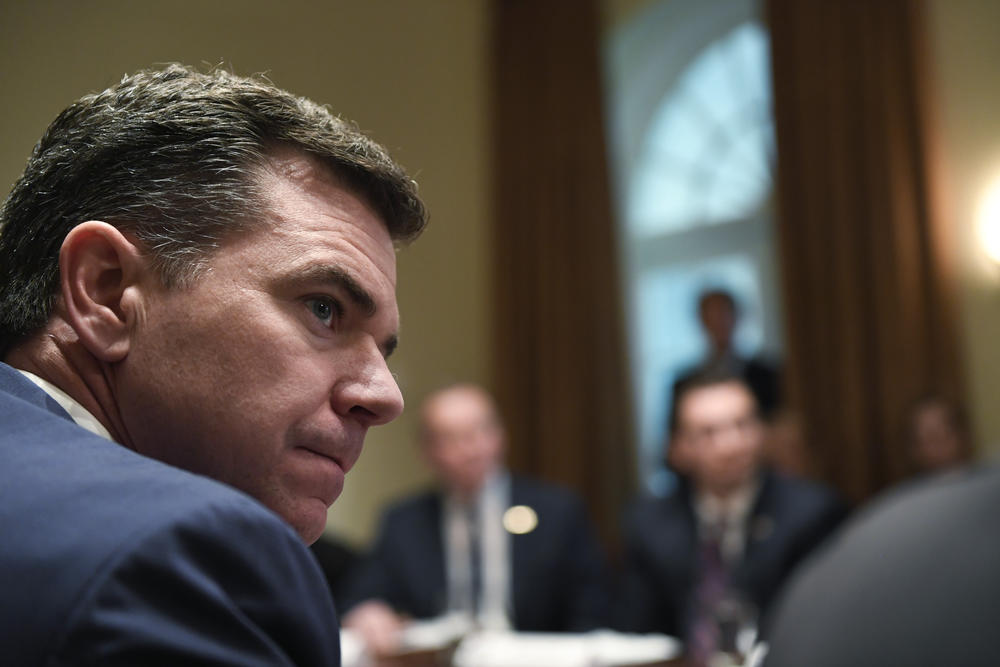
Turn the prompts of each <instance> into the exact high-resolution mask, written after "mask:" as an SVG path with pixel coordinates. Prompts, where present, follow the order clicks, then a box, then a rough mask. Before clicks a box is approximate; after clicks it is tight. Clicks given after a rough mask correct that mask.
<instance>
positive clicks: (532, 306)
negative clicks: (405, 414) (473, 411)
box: [492, 0, 634, 542]
mask: <svg viewBox="0 0 1000 667" xmlns="http://www.w3.org/2000/svg"><path fill="white" fill-rule="evenodd" d="M493 10H494V11H493V56H494V61H493V67H494V70H493V71H494V88H493V89H494V94H495V98H494V101H493V109H494V118H493V123H494V142H495V143H494V154H495V156H496V157H495V159H496V161H495V164H494V173H495V177H494V192H493V196H494V207H493V208H494V221H495V222H494V232H493V237H492V241H493V259H494V267H493V268H494V272H493V276H494V293H493V304H492V305H493V309H494V310H493V322H494V327H495V328H494V340H495V341H496V344H495V372H494V377H495V379H496V384H497V387H496V389H497V395H498V399H499V402H500V405H501V407H502V409H503V410H504V413H505V417H506V419H507V424H508V431H509V441H510V444H509V452H508V461H509V463H510V466H511V468H512V469H513V470H514V471H517V472H523V473H528V474H531V475H535V476H537V477H540V478H544V479H548V480H553V481H556V482H560V483H563V484H565V485H567V486H569V487H571V488H575V489H576V490H577V491H579V492H580V493H581V494H582V495H583V496H584V498H585V499H586V500H587V502H588V503H589V505H590V509H591V512H592V515H593V517H594V518H595V520H596V522H597V524H598V527H599V528H600V532H601V533H602V534H603V536H604V537H605V539H606V540H608V541H610V542H613V540H614V536H615V535H616V533H617V519H618V516H619V512H620V510H621V506H622V503H623V502H624V500H625V499H626V497H627V496H628V495H630V494H631V493H632V491H633V478H634V473H633V451H632V449H633V439H632V436H631V433H632V428H631V419H630V415H629V409H628V405H629V401H628V399H627V392H626V380H625V360H624V354H623V345H622V341H623V333H622V329H623V324H622V308H621V298H620V289H619V274H618V268H617V261H616V260H617V250H616V239H615V230H614V224H613V221H612V216H611V205H610V196H609V187H608V175H607V165H606V158H605V143H604V123H603V119H602V110H601V107H602V97H601V79H600V61H599V56H598V39H599V24H598V14H597V6H596V3H595V2H594V1H593V0H546V1H545V2H537V1H536V0H495V2H494V5H493Z"/></svg>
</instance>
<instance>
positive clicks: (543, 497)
mask: <svg viewBox="0 0 1000 667" xmlns="http://www.w3.org/2000/svg"><path fill="white" fill-rule="evenodd" d="M510 502H511V504H512V505H531V504H532V503H534V504H540V505H558V506H582V505H583V500H582V498H581V497H580V495H579V494H578V493H576V492H575V491H573V490H572V489H570V488H569V487H567V486H563V485H562V484H556V483H554V482H546V481H543V480H540V479H536V478H534V477H526V476H524V475H511V476H510Z"/></svg>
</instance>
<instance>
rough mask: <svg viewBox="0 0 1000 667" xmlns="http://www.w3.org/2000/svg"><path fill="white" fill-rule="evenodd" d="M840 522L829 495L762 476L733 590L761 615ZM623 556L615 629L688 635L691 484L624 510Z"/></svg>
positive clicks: (692, 570) (693, 552)
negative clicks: (798, 564) (776, 594)
mask: <svg viewBox="0 0 1000 667" xmlns="http://www.w3.org/2000/svg"><path fill="white" fill-rule="evenodd" d="M843 516H844V507H843V505H842V504H841V503H840V501H839V500H838V499H837V497H836V496H835V495H834V494H833V493H832V492H830V491H828V490H827V489H825V488H823V487H821V486H819V485H816V484H813V483H811V482H806V481H804V480H798V479H793V478H790V477H784V476H781V475H779V474H777V473H774V472H770V471H765V472H763V473H762V476H761V480H760V487H759V489H758V492H757V496H756V499H755V501H754V503H753V507H752V510H751V512H750V515H749V517H748V519H747V525H746V541H745V543H744V548H743V553H742V556H741V557H740V558H739V560H738V561H737V562H736V563H734V564H732V566H731V570H730V575H729V576H730V585H731V587H732V588H733V589H735V590H736V591H738V592H739V593H740V594H741V595H742V596H743V597H744V598H746V599H747V600H748V601H749V602H751V603H753V605H754V606H755V607H756V608H757V610H758V612H759V613H761V614H763V613H765V612H766V611H767V609H768V606H769V605H770V603H771V601H772V598H773V596H774V595H775V593H776V592H777V591H778V589H779V587H780V586H781V584H782V582H783V581H784V580H785V577H786V576H787V575H788V574H789V573H790V572H791V570H792V569H793V568H794V567H795V565H796V564H797V563H798V562H799V561H800V560H801V559H802V557H804V556H805V555H806V554H808V553H809V552H810V551H811V550H812V549H813V548H815V547H816V546H817V545H818V544H819V543H820V542H821V541H822V540H823V539H824V538H825V537H826V536H827V535H828V534H829V533H830V531H831V530H832V529H833V528H834V527H835V526H836V525H837V524H838V523H839V521H840V520H841V519H842V518H843ZM625 550H626V553H625V564H624V567H625V571H624V574H623V581H622V589H621V599H620V603H621V608H620V610H619V613H618V614H617V616H616V619H617V623H618V624H619V626H620V628H621V629H623V630H627V631H631V632H664V633H666V634H669V635H674V636H678V637H683V636H686V635H687V630H688V623H689V620H690V619H689V613H690V607H691V598H692V595H693V585H694V581H695V578H696V575H697V571H698V537H697V519H696V517H695V512H694V505H693V489H692V486H691V485H690V483H688V482H687V481H683V480H682V481H680V482H679V483H678V485H677V487H675V489H674V490H673V492H672V493H670V495H668V496H667V497H665V498H646V499H643V500H640V501H638V502H637V503H636V504H635V505H633V506H632V507H631V508H630V509H629V511H628V512H627V514H626V520H625Z"/></svg>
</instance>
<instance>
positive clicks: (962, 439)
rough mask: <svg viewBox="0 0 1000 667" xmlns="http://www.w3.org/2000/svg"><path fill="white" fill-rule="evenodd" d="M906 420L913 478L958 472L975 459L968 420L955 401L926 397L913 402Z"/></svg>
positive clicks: (906, 434) (934, 396) (937, 396)
mask: <svg viewBox="0 0 1000 667" xmlns="http://www.w3.org/2000/svg"><path fill="white" fill-rule="evenodd" d="M905 421H906V423H905V437H906V444H907V447H906V451H907V452H908V454H909V461H910V469H911V472H912V473H913V474H914V475H931V474H935V473H940V472H947V471H952V470H956V469H958V468H961V467H962V466H964V465H966V464H968V463H969V462H970V461H971V460H972V454H973V449H974V448H973V446H972V437H971V435H970V430H969V421H968V419H967V418H966V416H965V411H964V410H963V409H962V408H961V406H959V405H958V404H956V403H955V402H953V401H950V400H948V399H946V398H945V397H943V396H940V395H937V394H927V395H925V396H922V397H920V398H919V399H917V400H916V401H914V402H913V404H912V405H911V406H910V409H909V410H908V411H907V413H906V420H905Z"/></svg>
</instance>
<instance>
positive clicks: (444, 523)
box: [345, 384, 607, 651]
mask: <svg viewBox="0 0 1000 667" xmlns="http://www.w3.org/2000/svg"><path fill="white" fill-rule="evenodd" d="M421 421H422V432H421V446H422V449H423V453H424V455H425V458H426V460H427V462H428V463H429V464H430V467H431V468H432V469H433V470H434V472H435V474H436V476H437V478H438V481H439V483H440V484H439V488H437V489H435V490H432V491H428V492H426V493H422V494H419V495H417V496H415V497H413V498H409V499H407V500H404V501H402V502H400V503H398V504H396V505H395V506H393V507H391V508H390V509H389V510H388V511H387V512H386V513H385V515H384V517H383V520H382V523H381V528H380V530H379V534H378V538H377V540H376V543H375V547H374V549H373V551H372V553H371V554H370V557H369V558H368V560H367V562H366V564H365V565H364V566H362V568H361V569H362V572H361V573H360V574H359V575H358V579H357V580H356V581H355V582H354V585H353V586H352V587H351V590H352V594H351V595H349V598H350V599H349V600H348V601H347V604H348V605H349V608H348V612H347V614H346V616H345V626H347V627H353V628H356V629H358V630H359V631H361V632H362V634H363V635H364V636H365V637H366V639H367V640H368V642H369V643H370V644H371V645H372V646H373V647H374V648H375V649H376V650H377V651H389V650H391V649H392V647H393V646H394V644H395V642H396V641H397V639H398V632H399V629H400V628H401V627H402V623H403V617H412V618H419V619H426V618H431V617H435V616H439V615H442V614H445V613H448V612H455V613H461V614H466V615H467V616H468V617H469V618H471V619H472V620H473V622H474V623H475V624H476V625H478V626H480V627H483V628H488V629H516V630H522V631H541V632H553V631H583V630H590V629H593V628H596V627H600V626H602V625H604V624H605V623H606V622H607V619H606V616H605V614H606V611H607V610H606V590H605V587H604V586H605V582H604V562H603V557H602V555H601V553H600V550H599V547H598V545H597V543H596V541H595V539H594V537H593V535H592V532H591V528H590V525H589V523H588V520H587V517H586V514H585V511H584V508H583V505H582V503H581V502H580V501H579V499H577V498H576V497H575V496H573V495H572V494H570V493H569V492H567V491H564V490H562V489H560V488H557V487H554V486H550V485H547V484H542V483H540V482H536V481H531V480H528V479H525V478H522V477H519V476H515V475H511V474H509V473H508V472H507V471H506V470H505V469H504V468H503V465H502V462H501V461H502V456H503V451H504V430H503V425H502V424H501V423H500V418H499V415H498V414H497V409H496V406H495V404H494V402H493V399H492V397H490V396H489V394H487V393H486V392H485V391H484V390H483V389H481V388H479V387H477V386H474V385H468V384H460V385H454V386H450V387H447V388H445V389H442V390H440V391H438V392H435V393H433V394H431V395H430V396H429V397H428V398H427V399H426V400H425V402H424V404H423V407H422V411H421ZM351 606H353V608H350V607H351Z"/></svg>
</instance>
